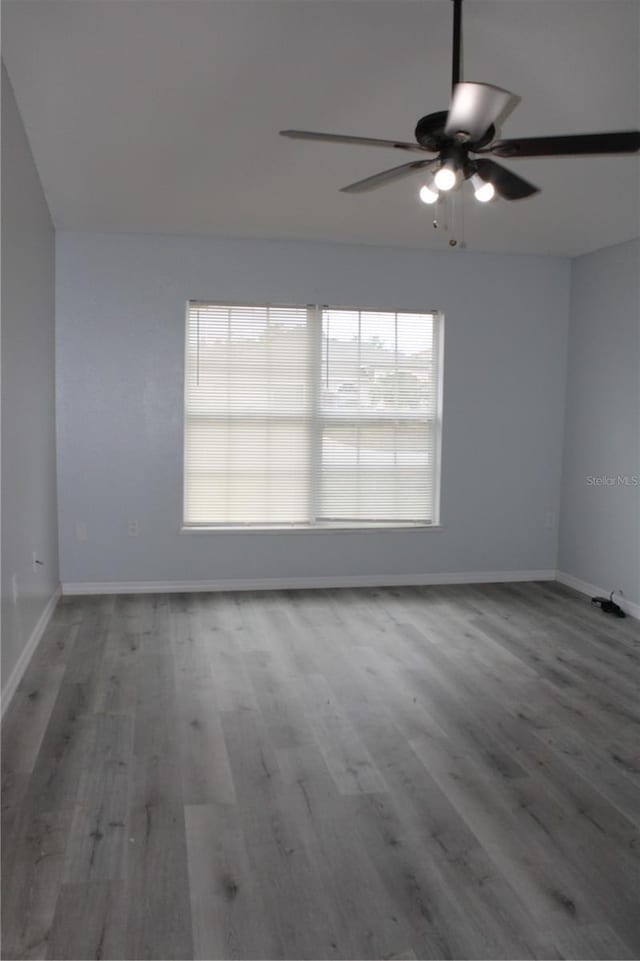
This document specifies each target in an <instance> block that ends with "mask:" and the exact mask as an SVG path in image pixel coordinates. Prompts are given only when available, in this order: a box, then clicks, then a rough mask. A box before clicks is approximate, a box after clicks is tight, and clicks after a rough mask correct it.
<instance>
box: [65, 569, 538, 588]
mask: <svg viewBox="0 0 640 961" xmlns="http://www.w3.org/2000/svg"><path fill="white" fill-rule="evenodd" d="M555 576H556V572H555V571H548V570H544V571H471V572H464V573H454V574H353V575H346V576H344V577H339V576H333V577H332V576H329V577H264V578H253V579H231V578H227V579H222V580H216V581H122V582H118V581H98V582H93V583H89V582H76V583H74V582H66V583H64V584H63V585H62V593H63V594H178V593H185V592H186V593H191V592H192V591H193V592H195V591H288V590H308V589H310V588H322V587H420V586H428V585H429V584H433V585H435V584H492V583H494V584H495V583H506V582H509V581H552V580H554V579H555Z"/></svg>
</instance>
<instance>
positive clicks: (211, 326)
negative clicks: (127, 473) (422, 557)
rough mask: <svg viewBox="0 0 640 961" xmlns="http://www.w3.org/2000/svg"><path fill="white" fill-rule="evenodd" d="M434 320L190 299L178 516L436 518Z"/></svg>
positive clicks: (308, 520)
mask: <svg viewBox="0 0 640 961" xmlns="http://www.w3.org/2000/svg"><path fill="white" fill-rule="evenodd" d="M439 325H440V317H439V315H438V314H437V313H423V314H417V313H401V312H399V313H390V312H375V311H365V310H353V309H334V308H319V307H274V306H264V307H260V306H235V305H220V304H207V303H195V302H193V303H190V304H189V305H188V310H187V336H186V365H185V367H186V369H185V452H184V523H185V526H187V527H222V526H233V527H236V526H243V525H256V526H260V527H267V526H275V527H286V526H324V527H326V526H359V525H363V526H368V525H385V524H389V525H392V524H433V523H435V522H436V510H437V507H436V501H437V498H436V489H437V479H438V464H437V454H438V434H439V430H438V424H439V420H438V416H439V415H438V398H439V370H440V358H439V350H438V346H439V340H440V329H439Z"/></svg>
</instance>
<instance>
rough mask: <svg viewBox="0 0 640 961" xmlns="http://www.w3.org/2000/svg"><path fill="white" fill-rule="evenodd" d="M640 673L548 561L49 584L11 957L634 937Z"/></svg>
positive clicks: (9, 805) (20, 815) (628, 942)
mask: <svg viewBox="0 0 640 961" xmlns="http://www.w3.org/2000/svg"><path fill="white" fill-rule="evenodd" d="M639 692H640V629H639V626H638V622H637V621H633V620H631V619H627V620H626V621H621V620H613V619H610V618H607V617H606V616H604V615H603V614H602V613H601V612H600V611H599V610H597V609H595V608H593V607H591V605H590V604H589V602H588V599H585V598H584V597H580V596H578V595H577V594H574V593H573V592H571V591H569V590H567V589H566V588H563V587H560V586H559V585H555V584H519V585H515V584H514V585H483V586H456V587H438V588H435V587H433V588H432V587H429V588H401V589H384V590H377V589H376V590H335V591H332V590H323V591H301V592H273V593H247V594H193V595H186V594H182V595H170V596H169V595H146V596H118V597H85V598H63V599H62V601H61V602H60V603H59V605H58V607H57V609H56V611H55V614H54V617H53V620H52V622H51V624H50V626H49V628H48V630H47V632H46V634H45V636H44V638H43V640H42V642H41V644H40V646H39V648H38V650H37V652H36V654H35V656H34V658H33V661H32V663H31V664H30V666H29V669H28V671H27V673H26V675H25V677H24V679H23V681H22V683H21V685H20V687H19V689H18V692H17V694H16V696H15V699H14V702H13V703H12V705H11V707H10V709H9V711H8V714H7V717H6V720H5V723H4V724H3V730H2V736H3V784H2V818H3V820H2V878H3V881H2V885H3V892H2V900H3V912H2V956H3V957H4V958H13V959H22V958H52V959H53V958H67V959H76V958H85V959H92V958H93V959H108V958H131V959H138V958H139V959H144V958H157V959H173V958H177V959H180V958H181V959H190V958H210V959H213V958H239V959H240V958H274V959H275V958H283V959H284V958H337V959H339V958H345V959H346V958H349V959H356V958H363V959H364V958H381V959H382V958H385V959H400V958H408V959H410V958H416V959H417V958H549V959H556V958H566V959H577V958H602V959H608V958H638V957H640V697H639Z"/></svg>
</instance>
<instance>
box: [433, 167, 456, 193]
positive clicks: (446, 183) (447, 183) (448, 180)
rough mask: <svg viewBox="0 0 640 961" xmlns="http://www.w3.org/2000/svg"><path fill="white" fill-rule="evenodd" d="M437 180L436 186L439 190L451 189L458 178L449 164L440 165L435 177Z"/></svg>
mask: <svg viewBox="0 0 640 961" xmlns="http://www.w3.org/2000/svg"><path fill="white" fill-rule="evenodd" d="M433 179H434V180H435V182H436V187H437V188H438V190H451V188H452V187H453V186H455V182H456V180H457V179H458V177H457V175H456V172H455V170H454V169H453V167H451V166H450V165H448V164H445V165H444V166H443V167H440V169H439V170H437V171H436V174H435V177H434V178H433Z"/></svg>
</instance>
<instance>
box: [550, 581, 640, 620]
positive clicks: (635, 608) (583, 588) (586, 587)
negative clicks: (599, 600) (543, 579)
mask: <svg viewBox="0 0 640 961" xmlns="http://www.w3.org/2000/svg"><path fill="white" fill-rule="evenodd" d="M555 579H556V580H557V581H558V583H559V584H564V585H565V586H566V587H572V588H573V589H574V591H579V592H580V594H587V595H588V596H589V597H596V596H600V597H608V596H609V591H608V590H607V589H606V588H604V587H598V586H597V584H589V583H588V582H587V581H581V580H580V578H579V577H574V576H573V574H565V572H564V571H556V578H555ZM614 600H615V602H616V604H619V605H620V607H621V608H622V610H623V611H624V612H625V613H626V614H628V615H629V616H630V617H636V618H638V619H640V604H635V603H634V602H633V601H628V600H627V598H626V597H625V596H624V594H622V595H620V594H616V596H615V598H614Z"/></svg>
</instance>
